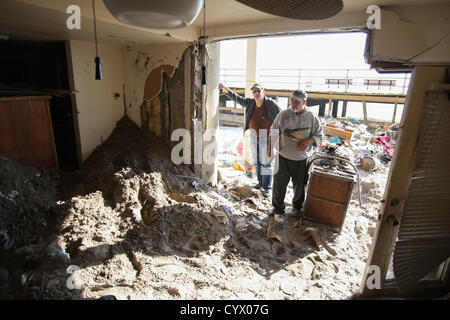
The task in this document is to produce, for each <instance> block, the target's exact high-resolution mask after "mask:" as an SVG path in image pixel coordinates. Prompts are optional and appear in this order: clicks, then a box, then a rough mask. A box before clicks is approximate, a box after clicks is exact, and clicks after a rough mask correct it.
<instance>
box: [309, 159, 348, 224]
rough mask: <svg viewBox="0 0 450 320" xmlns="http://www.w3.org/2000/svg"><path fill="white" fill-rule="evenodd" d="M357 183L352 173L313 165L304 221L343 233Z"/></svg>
mask: <svg viewBox="0 0 450 320" xmlns="http://www.w3.org/2000/svg"><path fill="white" fill-rule="evenodd" d="M355 182H356V174H354V173H351V172H350V171H345V172H344V171H341V170H328V169H324V168H322V167H321V166H317V165H314V164H313V165H312V168H311V170H310V176H309V182H308V191H307V195H306V200H305V210H304V219H305V220H310V221H313V222H317V223H321V224H325V225H328V226H331V227H333V229H334V230H336V231H338V232H341V229H342V226H343V225H344V220H345V214H346V212H347V208H348V204H349V202H350V198H351V196H352V192H353V186H354V185H355Z"/></svg>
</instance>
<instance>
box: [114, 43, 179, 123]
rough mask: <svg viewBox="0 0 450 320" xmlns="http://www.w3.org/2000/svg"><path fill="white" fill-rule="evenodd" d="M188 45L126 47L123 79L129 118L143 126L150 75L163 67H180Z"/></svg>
mask: <svg viewBox="0 0 450 320" xmlns="http://www.w3.org/2000/svg"><path fill="white" fill-rule="evenodd" d="M187 46H188V43H177V44H171V45H163V44H161V45H158V44H155V45H141V46H125V47H123V48H122V51H123V66H124V69H123V70H124V72H123V78H124V83H125V102H126V112H127V114H128V116H129V117H130V118H131V119H132V120H133V121H134V122H135V123H136V124H137V125H139V126H141V124H142V122H141V106H142V104H143V102H144V89H145V83H146V80H147V78H148V75H149V74H150V72H151V71H152V70H154V69H155V68H158V67H160V66H161V65H169V66H173V67H174V70H175V69H176V68H177V67H178V65H179V62H180V60H181V57H182V55H183V52H184V51H185V49H186V47H187Z"/></svg>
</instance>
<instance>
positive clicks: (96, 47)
mask: <svg viewBox="0 0 450 320" xmlns="http://www.w3.org/2000/svg"><path fill="white" fill-rule="evenodd" d="M92 8H93V10H94V37H95V54H96V57H98V43H97V21H96V17H95V0H92Z"/></svg>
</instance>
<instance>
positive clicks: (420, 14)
mask: <svg viewBox="0 0 450 320" xmlns="http://www.w3.org/2000/svg"><path fill="white" fill-rule="evenodd" d="M449 30H450V4H440V5H431V6H410V7H390V8H388V9H386V10H382V11H381V28H380V29H375V30H374V32H373V40H372V44H371V48H370V53H369V57H368V58H369V60H384V61H395V62H403V63H405V62H406V63H411V64H437V65H439V64H448V63H449V62H450V32H449Z"/></svg>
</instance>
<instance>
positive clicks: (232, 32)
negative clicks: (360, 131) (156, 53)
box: [0, 0, 450, 44]
mask: <svg viewBox="0 0 450 320" xmlns="http://www.w3.org/2000/svg"><path fill="white" fill-rule="evenodd" d="M449 2H450V1H449V0H429V1H426V3H427V5H428V4H435V3H449ZM423 3H424V1H423V0H362V1H361V0H344V1H343V4H344V5H343V8H342V11H341V12H339V13H338V14H337V15H335V16H334V17H332V18H329V19H324V20H320V21H305V20H294V19H289V18H282V17H277V16H274V15H271V14H268V13H265V12H263V11H267V10H266V9H265V8H261V10H262V11H259V10H256V9H253V8H250V7H248V6H246V5H244V4H242V3H240V2H238V1H232V0H227V1H223V0H206V35H207V36H208V37H209V38H210V39H224V38H232V37H237V36H242V37H244V36H251V35H261V34H277V33H295V32H301V31H308V32H313V31H320V30H323V29H327V30H334V29H335V30H342V29H345V28H352V27H355V28H361V27H364V23H365V20H366V18H367V13H366V8H367V7H368V6H369V5H373V4H376V5H378V6H380V7H389V6H397V7H403V6H411V5H420V4H423ZM72 4H73V1H72V0H60V1H53V0H2V1H1V3H0V30H1V34H2V35H7V36H8V37H9V38H11V39H28V40H61V39H64V40H82V41H93V39H94V34H93V21H92V16H93V12H92V3H91V1H90V0H79V1H77V5H79V6H80V8H81V16H82V21H81V30H72V31H70V30H68V29H67V28H66V27H65V26H66V19H67V18H68V17H69V14H67V13H66V9H67V7H68V6H70V5H72ZM96 14H97V20H98V33H99V40H100V41H101V42H106V43H117V44H150V43H164V42H165V43H173V42H180V41H181V42H189V41H194V40H197V39H198V38H199V36H200V34H201V32H203V30H202V27H203V22H204V21H203V10H202V12H200V14H199V16H198V17H197V18H196V20H195V21H194V23H193V24H192V25H190V26H188V27H186V28H183V29H172V30H155V29H143V28H138V27H132V26H128V25H125V24H123V23H121V22H119V21H118V20H116V19H115V18H114V17H113V16H112V14H111V13H110V12H109V11H108V10H107V9H106V7H105V5H104V3H103V1H97V5H96Z"/></svg>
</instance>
